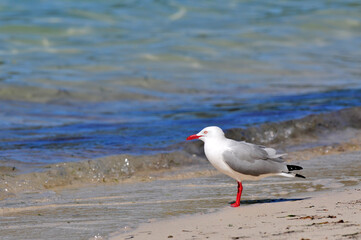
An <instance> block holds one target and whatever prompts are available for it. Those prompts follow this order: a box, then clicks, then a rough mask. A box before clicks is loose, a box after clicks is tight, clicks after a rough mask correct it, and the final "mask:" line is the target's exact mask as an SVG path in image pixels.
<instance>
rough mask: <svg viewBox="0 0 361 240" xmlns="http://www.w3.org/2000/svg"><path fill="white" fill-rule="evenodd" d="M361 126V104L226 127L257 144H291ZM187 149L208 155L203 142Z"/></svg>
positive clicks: (237, 137) (229, 132)
mask: <svg viewBox="0 0 361 240" xmlns="http://www.w3.org/2000/svg"><path fill="white" fill-rule="evenodd" d="M346 128H355V129H360V128H361V107H354V108H347V109H342V110H339V111H335V112H330V113H322V114H312V115H309V116H306V117H304V118H301V119H294V120H288V121H284V122H274V123H265V124H261V125H259V126H255V127H249V128H246V129H245V128H232V129H228V130H226V131H225V133H226V136H227V137H228V138H232V139H235V140H237V141H247V142H252V143H255V144H264V145H269V144H276V145H277V144H280V143H282V144H288V145H289V144H290V140H295V139H302V138H307V137H312V138H315V137H317V136H319V135H320V134H324V133H327V132H332V131H336V130H343V129H346ZM184 149H185V150H186V151H187V152H189V153H192V154H197V155H204V153H203V143H202V142H201V141H197V142H186V143H184Z"/></svg>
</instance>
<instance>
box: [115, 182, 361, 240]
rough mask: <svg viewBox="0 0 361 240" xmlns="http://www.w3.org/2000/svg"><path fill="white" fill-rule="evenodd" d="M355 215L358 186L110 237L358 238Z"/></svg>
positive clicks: (360, 220)
mask: <svg viewBox="0 0 361 240" xmlns="http://www.w3.org/2000/svg"><path fill="white" fill-rule="evenodd" d="M200 204H202V203H201V202H200ZM360 214H361V188H360V186H358V187H352V188H347V189H339V190H337V191H328V192H323V193H321V194H320V193H318V194H315V195H313V196H311V197H305V198H299V200H296V201H280V202H271V203H258V204H251V205H241V207H239V208H231V207H227V208H225V209H222V210H221V211H219V212H216V213H211V214H201V215H196V216H188V217H182V218H175V219H171V220H169V219H168V220H164V221H159V222H153V223H148V224H144V225H141V226H140V227H139V228H138V229H136V230H135V231H133V232H130V233H123V234H118V235H117V234H115V235H113V236H112V237H111V238H110V239H111V240H125V239H149V240H151V239H154V240H155V239H157V240H158V239H262V238H264V239H361V230H360V229H361V217H360Z"/></svg>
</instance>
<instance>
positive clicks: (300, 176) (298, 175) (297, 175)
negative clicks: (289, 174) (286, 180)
mask: <svg viewBox="0 0 361 240" xmlns="http://www.w3.org/2000/svg"><path fill="white" fill-rule="evenodd" d="M295 177H299V178H306V177H305V176H302V175H301V174H297V173H296V175H295Z"/></svg>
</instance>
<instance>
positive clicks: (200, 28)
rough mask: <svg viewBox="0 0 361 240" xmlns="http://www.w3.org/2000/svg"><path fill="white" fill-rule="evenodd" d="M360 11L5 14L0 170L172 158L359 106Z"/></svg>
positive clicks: (157, 9) (190, 5)
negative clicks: (208, 138)
mask: <svg viewBox="0 0 361 240" xmlns="http://www.w3.org/2000/svg"><path fill="white" fill-rule="evenodd" d="M360 11H361V5H360V3H359V1H352V0H350V1H326V0H324V1H317V2H314V1H302V2H292V1H282V2H277V3H269V2H268V1H261V2H257V3H254V2H253V1H238V0H231V1H227V3H225V2H224V1H213V2H212V3H210V2H208V1H197V2H196V3H195V2H193V1H141V2H139V1H125V2H124V1H123V2H122V3H119V2H118V1H115V0H110V1H106V2H97V1H91V0H83V1H51V2H49V1H40V0H35V1H31V2H29V1H26V0H19V1H16V3H14V2H13V1H10V0H9V1H2V2H1V3H0V13H1V14H0V20H1V22H2V24H1V26H0V41H1V43H2V44H1V45H0V109H1V111H0V121H1V124H0V151H1V160H2V161H7V162H14V161H21V162H27V163H42V164H46V163H54V162H63V161H79V160H81V159H84V158H94V157H101V156H106V155H113V154H119V153H134V154H144V153H154V152H159V151H167V150H169V149H168V148H167V146H169V145H171V144H174V143H178V142H181V141H183V140H184V139H185V137H186V136H188V135H189V134H192V133H194V132H198V131H199V130H200V129H201V128H203V127H204V126H207V125H219V126H221V127H224V128H232V127H242V126H249V125H254V124H259V123H263V122H270V121H271V122H274V121H281V120H285V119H294V118H299V117H302V116H305V115H307V114H310V113H319V112H325V111H326V112H327V111H332V110H337V109H341V108H345V107H351V106H359V105H360V101H361V98H360V95H361V92H360V91H361V90H360V89H361V81H360V76H361V70H360V67H359V66H360V58H359V56H360V55H361V50H360V48H359V46H360V44H361V42H360V41H361V16H360Z"/></svg>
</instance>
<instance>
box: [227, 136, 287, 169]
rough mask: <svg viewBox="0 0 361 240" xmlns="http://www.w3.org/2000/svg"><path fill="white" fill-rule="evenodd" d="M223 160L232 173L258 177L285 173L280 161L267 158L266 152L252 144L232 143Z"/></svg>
mask: <svg viewBox="0 0 361 240" xmlns="http://www.w3.org/2000/svg"><path fill="white" fill-rule="evenodd" d="M223 159H224V161H225V162H226V163H227V164H228V166H229V167H230V168H232V169H233V170H234V171H236V172H239V173H242V174H246V175H252V176H259V175H262V174H270V173H281V172H284V171H287V167H286V165H284V164H283V163H282V160H280V159H278V158H276V159H272V158H270V157H269V155H268V152H267V151H265V150H264V149H262V148H261V147H259V146H257V145H253V144H248V143H242V142H234V143H232V144H230V145H229V149H228V150H226V151H225V152H224V153H223Z"/></svg>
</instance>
